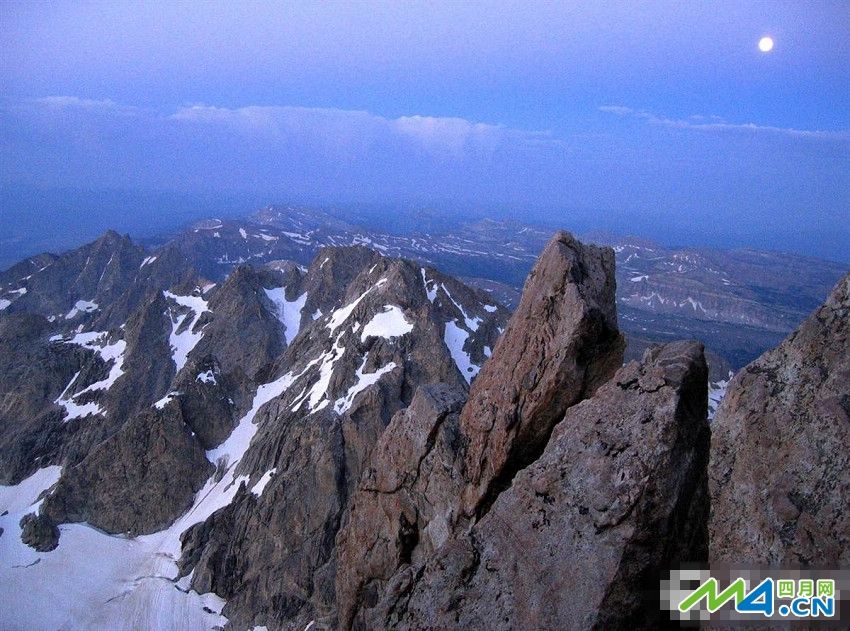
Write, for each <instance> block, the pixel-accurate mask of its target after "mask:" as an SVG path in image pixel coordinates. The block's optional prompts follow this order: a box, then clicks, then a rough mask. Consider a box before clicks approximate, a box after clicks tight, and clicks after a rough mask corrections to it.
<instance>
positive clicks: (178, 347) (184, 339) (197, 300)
mask: <svg viewBox="0 0 850 631" xmlns="http://www.w3.org/2000/svg"><path fill="white" fill-rule="evenodd" d="M162 293H163V295H164V296H165V297H166V298H170V299H171V300H173V301H174V302H176V303H177V304H178V305H180V306H182V307H186V308H188V309H189V310H190V311H189V313H183V314H180V315H177V316H175V315H174V314H173V313H171V310H169V318H170V319H171V335H169V337H168V342H169V344H170V345H171V359H172V360H173V361H174V366H175V367H176V372H178V373H179V372H180V371H181V370H182V369H183V366H185V365H186V362H187V361H188V359H189V353H191V352H192V349H193V348H195V346H196V345H197V344H198V342H200V341H201V338H202V337H203V336H204V331H203V329H201V330H200V331H194V329H195V326H196V325H197V323H198V320H199V319H200V317H201V315H202V314H203V313H205V312H207V311H209V306H208V305H207V301H206V300H204V299H203V298H201V297H200V296H178V295H176V294H173V293H171V292H170V291H164V292H162ZM187 319H188V321H187ZM184 323H185V326H184ZM181 328H182V330H181ZM178 331H179V332H178Z"/></svg>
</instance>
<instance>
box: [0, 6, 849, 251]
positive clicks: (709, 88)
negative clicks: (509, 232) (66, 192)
mask: <svg viewBox="0 0 850 631" xmlns="http://www.w3.org/2000/svg"><path fill="white" fill-rule="evenodd" d="M2 14H3V15H2V17H0V46H2V49H3V50H4V54H3V55H2V56H0V87H2V90H0V93H2V95H3V96H2V100H0V108H2V109H0V148H2V154H0V186H2V187H3V188H4V189H7V190H10V189H14V188H15V187H37V188H38V187H43V188H56V187H68V188H75V189H92V190H101V189H113V190H127V191H169V192H173V193H177V194H184V195H193V194H198V195H201V194H202V195H204V196H207V198H209V196H210V195H212V196H215V195H218V194H221V195H222V196H224V195H228V196H232V195H239V194H244V195H250V196H251V198H252V199H267V200H268V201H270V202H272V201H281V202H285V201H291V200H295V201H299V200H304V201H311V202H315V203H328V204H334V203H387V204H394V203H397V204H399V205H401V206H403V207H415V206H416V205H417V204H418V205H434V206H438V207H439V206H441V205H444V206H446V207H452V208H458V207H461V208H462V207H464V205H467V206H470V207H473V206H474V207H476V208H477V209H482V208H484V209H487V208H489V209H492V212H493V214H496V215H498V214H510V215H512V216H525V217H527V218H528V219H529V220H545V221H547V222H549V223H558V224H560V225H563V227H566V228H573V227H574V225H575V226H577V227H581V228H582V229H584V228H589V227H599V228H606V229H613V230H616V231H618V232H625V233H633V234H641V235H644V236H650V237H653V238H657V239H660V240H663V241H667V242H685V243H693V244H709V245H734V246H740V245H751V246H756V247H762V248H770V249H783V250H794V251H799V252H803V253H809V254H815V255H821V256H827V257H830V258H834V259H840V260H850V254H848V251H847V250H848V248H847V244H848V243H850V228H848V225H850V3H847V2H796V3H783V2H739V1H736V2H710V3H709V2H687V3H683V2H644V3H636V2H618V3H609V2H606V3H602V2H589V3H588V2H585V3H569V2H561V3H534V2H490V3H486V4H485V3H472V2H464V3H444V2H428V3H392V2H387V3H365V2H357V3H346V4H343V3H301V2H296V3H275V4H272V3H244V2H230V3H223V2H222V3H211V2H210V3H148V4H146V3H138V2H119V1H113V2H57V3H52V4H50V5H47V4H41V3H31V2H6V3H5V4H4V5H3V10H2ZM763 35H770V36H772V37H773V38H774V39H775V42H776V45H775V48H774V50H773V51H772V52H771V53H769V54H763V53H761V52H759V50H758V48H757V42H758V39H759V38H760V37H762V36H763ZM0 212H2V209H0ZM33 212H36V213H37V212H38V210H37V208H36V210H35V211H33ZM67 212H69V213H72V214H73V212H74V209H69V210H68V211H67ZM80 212H83V209H81V210H80ZM116 213H117V214H116V223H118V224H119V226H118V227H120V219H121V218H120V209H116Z"/></svg>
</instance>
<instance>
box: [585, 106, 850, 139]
mask: <svg viewBox="0 0 850 631" xmlns="http://www.w3.org/2000/svg"><path fill="white" fill-rule="evenodd" d="M598 109H599V111H600V112H605V113H606V114H614V115H616V116H621V117H624V118H625V117H630V118H638V119H642V120H645V121H647V122H649V123H652V124H657V125H666V126H668V127H676V128H679V129H693V130H697V131H720V132H727V131H728V132H749V133H761V134H777V135H782V136H788V137H790V138H806V139H819V140H837V141H843V140H850V131H846V130H810V129H795V128H793V127H774V126H771V125H756V124H755V123H728V122H726V121H725V120H723V119H722V118H721V117H719V116H705V115H702V114H694V115H692V116H690V117H688V118H687V119H674V118H665V117H663V116H658V115H656V114H653V113H652V112H649V111H647V110H637V109H634V108H631V107H626V106H624V105H602V106H600V107H599V108H598Z"/></svg>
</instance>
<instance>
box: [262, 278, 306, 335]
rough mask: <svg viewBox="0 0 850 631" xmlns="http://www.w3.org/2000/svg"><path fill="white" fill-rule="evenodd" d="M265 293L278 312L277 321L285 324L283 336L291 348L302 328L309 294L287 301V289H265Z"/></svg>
mask: <svg viewBox="0 0 850 631" xmlns="http://www.w3.org/2000/svg"><path fill="white" fill-rule="evenodd" d="M263 291H264V292H266V296H268V298H269V300H271V301H272V303H273V304H274V306H275V309H276V310H277V319H278V320H280V321H281V322H282V323H283V336H284V338H285V339H286V345H287V346H289V345H290V344H292V340H294V339H295V336H296V335H298V331H299V329H300V328H301V310H302V309H304V303H306V302H307V292H306V291H305V292H304V293H303V294H301V295H300V296H298V297H297V298H296V299H295V300H287V299H286V288H285V287H276V288H274V289H265V288H264V289H263ZM314 319H315V318H314Z"/></svg>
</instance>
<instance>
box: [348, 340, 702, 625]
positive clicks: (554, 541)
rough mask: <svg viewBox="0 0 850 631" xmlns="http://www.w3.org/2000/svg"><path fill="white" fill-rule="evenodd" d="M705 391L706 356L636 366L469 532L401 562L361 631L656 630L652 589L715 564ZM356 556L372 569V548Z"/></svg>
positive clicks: (672, 353)
mask: <svg viewBox="0 0 850 631" xmlns="http://www.w3.org/2000/svg"><path fill="white" fill-rule="evenodd" d="M706 381H707V368H706V364H705V359H704V357H703V352H702V346H701V345H700V344H698V343H693V342H681V343H673V344H669V345H667V346H665V347H663V348H655V349H652V350H650V351H647V353H646V355H645V356H644V359H643V361H642V362H641V363H637V362H631V363H629V364H628V365H626V366H625V367H624V368H623V369H621V370H620V371H619V372H618V373H617V374H616V376H615V377H614V378H613V379H612V380H611V381H610V382H608V383H607V384H606V385H604V386H602V387H601V388H600V389H599V390H598V391H597V392H596V394H595V395H594V396H593V397H592V398H590V399H588V400H585V401H583V402H581V403H579V404H577V405H575V406H573V407H571V408H569V409H568V410H567V413H566V415H565V416H564V417H563V419H562V420H561V421H560V422H559V423H558V424H557V427H556V428H555V431H554V433H553V435H552V437H551V439H550V441H549V443H548V445H547V447H546V448H545V450H544V452H543V454H542V456H541V457H540V458H539V459H537V460H536V461H535V462H534V463H533V464H532V465H531V466H529V467H528V468H526V469H523V470H522V471H520V472H519V473H518V474H517V476H516V477H515V478H514V480H513V484H512V485H511V487H510V488H509V489H507V490H506V491H504V492H503V493H501V494H500V495H499V497H498V498H497V499H496V500H495V502H494V503H493V505H492V507H491V508H490V510H489V511H488V512H487V514H486V515H485V516H484V517H483V518H482V519H481V520H480V521H478V522H477V523H476V524H475V525H474V526H473V527H472V528H471V530H470V531H469V532H467V533H461V534H459V535H457V536H455V537H453V538H450V539H449V540H448V542H447V543H446V544H444V545H443V546H442V547H441V548H440V549H438V551H437V552H436V554H434V555H427V556H426V558H425V559H415V558H406V559H405V558H403V559H402V563H401V565H400V568H401V569H400V571H398V572H397V573H396V574H395V575H394V576H393V577H392V579H391V580H390V581H389V582H388V584H387V586H386V588H385V589H384V590H383V591H375V592H373V593H371V594H367V596H368V597H367V598H363V599H362V600H361V604H363V605H371V607H370V608H369V609H368V610H365V611H361V612H360V617H359V618H357V619H355V622H356V624H355V627H356V628H370V629H378V628H400V629H422V628H474V629H478V628H480V629H515V628H529V629H586V628H600V629H610V628H635V629H637V628H646V629H651V628H657V625H659V624H660V622H661V616H662V613H661V612H660V610H659V608H658V605H657V602H656V600H657V599H656V598H655V594H654V593H648V592H643V591H642V588H643V587H644V586H646V585H650V584H657V583H655V582H653V581H657V580H658V578H659V577H660V574H661V571H662V570H664V569H666V568H669V567H670V566H671V565H672V564H675V563H677V562H681V561H700V560H703V561H704V560H705V558H706V554H707V540H706V529H705V518H704V517H705V516H704V514H703V515H701V514H700V513H701V512H704V511H705V509H706V497H707V485H706V474H705V472H706V463H707V459H708V447H709V429H708V423H707V420H706V405H707V403H706V401H707V399H706V397H707V392H706ZM399 464H400V467H399V468H400V469H402V471H403V467H404V465H403V464H402V463H399ZM407 466H408V467H410V465H407ZM408 523H409V522H408V520H407V519H406V518H405V519H402V520H401V521H400V525H399V529H400V530H402V531H404V526H405V525H406V524H408ZM408 530H411V531H414V532H415V529H413V528H411V527H409V526H408ZM411 536H412V535H411V534H410V533H409V532H408V534H407V537H408V538H411ZM401 540H402V541H403V540H404V538H403V537H402V538H401ZM379 544H380V542H379ZM360 545H362V546H363V547H364V548H366V549H369V550H370V555H369V556H368V557H367V558H371V555H372V554H373V548H372V547H371V545H372V539H371V538H370V539H364V540H362V541H361V542H360ZM367 562H368V561H367ZM340 604H341V605H342V602H341V603H340Z"/></svg>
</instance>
